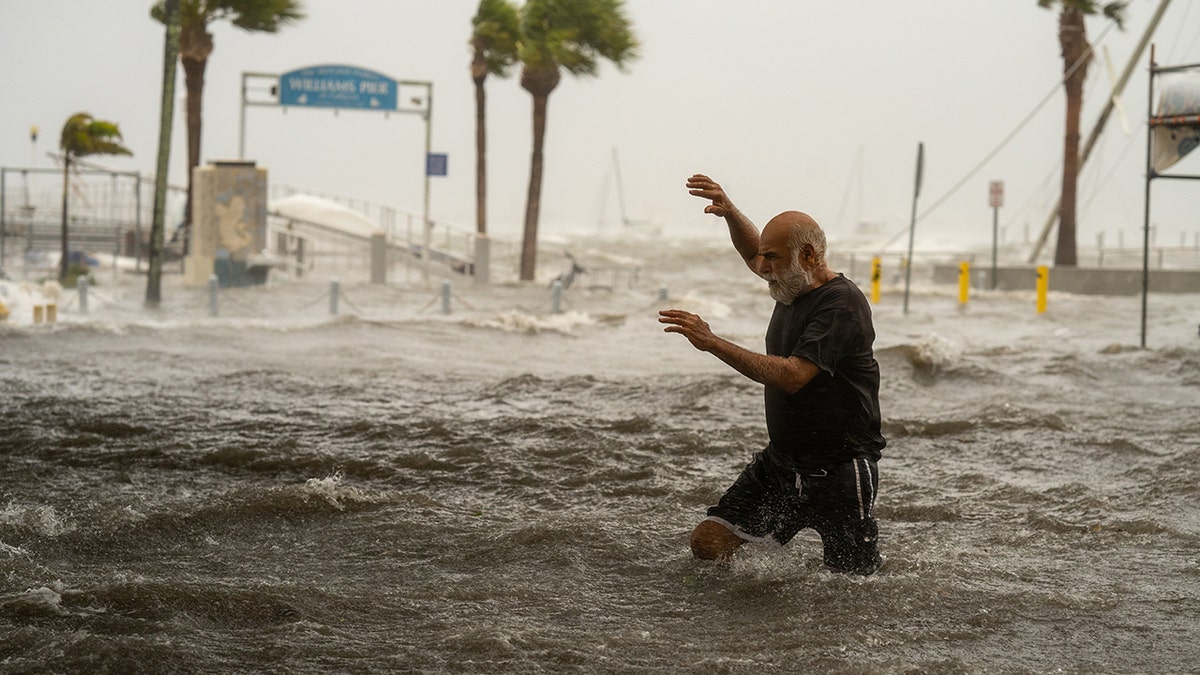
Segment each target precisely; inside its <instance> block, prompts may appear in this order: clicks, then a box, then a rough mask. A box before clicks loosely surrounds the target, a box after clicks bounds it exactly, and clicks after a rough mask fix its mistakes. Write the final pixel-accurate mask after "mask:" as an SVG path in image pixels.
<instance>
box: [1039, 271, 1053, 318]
mask: <svg viewBox="0 0 1200 675" xmlns="http://www.w3.org/2000/svg"><path fill="white" fill-rule="evenodd" d="M1049 288H1050V268H1049V267H1046V266H1045V265H1038V268H1037V313H1038V314H1044V313H1045V312H1046V291H1047V290H1049Z"/></svg>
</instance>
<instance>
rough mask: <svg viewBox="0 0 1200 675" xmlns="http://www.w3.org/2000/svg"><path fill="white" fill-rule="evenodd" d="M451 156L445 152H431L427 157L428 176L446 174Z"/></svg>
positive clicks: (426, 173) (426, 171) (426, 172)
mask: <svg viewBox="0 0 1200 675" xmlns="http://www.w3.org/2000/svg"><path fill="white" fill-rule="evenodd" d="M449 164H450V157H449V155H446V154H444V153H436V152H431V153H429V154H428V155H427V156H426V157H425V175H426V176H445V175H446V170H447V169H448V168H449Z"/></svg>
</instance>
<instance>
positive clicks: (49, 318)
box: [46, 302, 58, 323]
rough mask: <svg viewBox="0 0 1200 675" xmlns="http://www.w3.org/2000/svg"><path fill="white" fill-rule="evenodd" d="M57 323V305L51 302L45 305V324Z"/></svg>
mask: <svg viewBox="0 0 1200 675" xmlns="http://www.w3.org/2000/svg"><path fill="white" fill-rule="evenodd" d="M55 321H58V305H56V304H54V303H53V302H50V303H47V304H46V323H54V322H55Z"/></svg>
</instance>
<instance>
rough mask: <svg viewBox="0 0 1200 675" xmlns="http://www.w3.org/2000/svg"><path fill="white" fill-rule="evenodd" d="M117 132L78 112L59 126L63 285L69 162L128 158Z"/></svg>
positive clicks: (67, 249) (112, 126) (63, 278)
mask: <svg viewBox="0 0 1200 675" xmlns="http://www.w3.org/2000/svg"><path fill="white" fill-rule="evenodd" d="M121 140H122V139H121V130H120V128H118V127H117V125H116V124H115V123H113V122H106V121H104V120H97V119H92V116H91V114H90V113H86V112H78V113H75V114H74V115H71V116H70V117H68V118H67V123H66V124H64V125H63V128H62V136H61V137H60V138H59V141H58V148H59V149H60V150H62V154H63V191H62V261H61V263H60V265H59V272H58V279H59V281H62V282H65V281H66V280H67V271H68V269H69V264H68V258H69V257H70V256H69V254H70V246H69V242H68V235H67V207H68V205H69V203H70V199H69V197H70V194H71V191H70V181H71V162H73V161H74V160H75V159H77V158H79V157H85V156H87V155H132V154H133V153H132V152H130V151H129V149H128V148H126V147H125V146H124V145H121Z"/></svg>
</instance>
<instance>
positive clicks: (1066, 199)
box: [1038, 0, 1129, 267]
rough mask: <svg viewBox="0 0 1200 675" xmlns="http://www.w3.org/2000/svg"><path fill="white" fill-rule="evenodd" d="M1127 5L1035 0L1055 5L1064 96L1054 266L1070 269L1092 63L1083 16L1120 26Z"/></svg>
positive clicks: (1073, 260)
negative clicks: (1082, 119)
mask: <svg viewBox="0 0 1200 675" xmlns="http://www.w3.org/2000/svg"><path fill="white" fill-rule="evenodd" d="M1128 4H1129V3H1128V2H1108V3H1103V4H1102V3H1100V2H1097V1H1096V0H1038V6H1039V7H1043V8H1050V7H1053V6H1055V5H1057V6H1059V8H1060V12H1059V15H1058V42H1059V45H1060V46H1061V47H1062V57H1063V88H1064V90H1065V91H1066V96H1067V117H1066V132H1065V133H1064V134H1063V171H1062V197H1061V199H1060V200H1059V207H1058V245H1057V246H1056V247H1055V250H1054V264H1055V266H1065V267H1074V266H1075V264H1076V256H1075V248H1076V239H1075V203H1076V193H1077V186H1078V183H1079V118H1080V115H1081V113H1082V112H1083V83H1084V80H1085V79H1086V78H1087V69H1088V65H1089V64H1090V62H1091V60H1092V51H1091V50H1092V47H1091V45H1090V44H1088V40H1087V30H1086V29H1085V27H1084V24H1083V19H1084V17H1085V16H1090V15H1093V14H1097V13H1101V12H1103V14H1104V16H1105V17H1107V18H1109V19H1112V20H1113V21H1116V22H1117V26H1122V24H1123V23H1124V19H1125V7H1126V5H1128Z"/></svg>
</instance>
